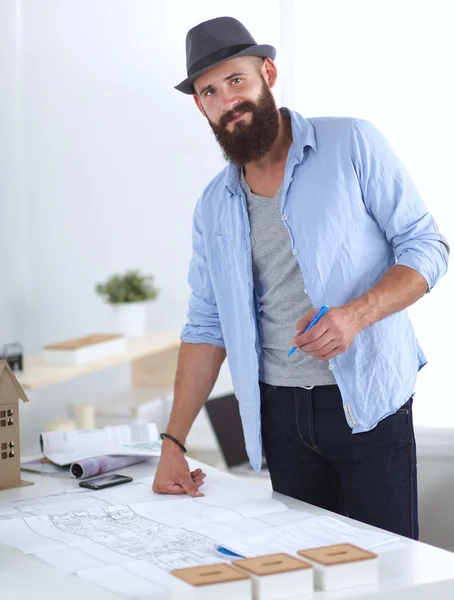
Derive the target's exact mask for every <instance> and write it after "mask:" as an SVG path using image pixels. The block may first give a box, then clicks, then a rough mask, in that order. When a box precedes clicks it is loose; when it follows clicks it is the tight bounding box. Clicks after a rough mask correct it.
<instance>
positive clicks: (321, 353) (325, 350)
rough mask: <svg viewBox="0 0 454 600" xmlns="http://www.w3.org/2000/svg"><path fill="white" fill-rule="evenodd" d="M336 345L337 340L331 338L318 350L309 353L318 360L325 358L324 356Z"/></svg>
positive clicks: (337, 343)
mask: <svg viewBox="0 0 454 600" xmlns="http://www.w3.org/2000/svg"><path fill="white" fill-rule="evenodd" d="M338 346H339V342H338V341H337V340H333V341H331V342H329V344H326V345H325V346H323V348H321V349H320V350H317V351H316V352H311V354H312V356H314V357H315V358H318V359H319V360H326V358H325V356H329V354H330V353H331V352H332V351H333V350H334V349H335V348H337V347H338Z"/></svg>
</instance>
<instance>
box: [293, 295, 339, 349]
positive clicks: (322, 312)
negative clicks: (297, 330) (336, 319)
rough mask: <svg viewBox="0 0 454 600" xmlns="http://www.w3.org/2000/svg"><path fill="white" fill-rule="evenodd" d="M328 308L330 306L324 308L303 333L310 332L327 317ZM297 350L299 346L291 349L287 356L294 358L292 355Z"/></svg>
mask: <svg viewBox="0 0 454 600" xmlns="http://www.w3.org/2000/svg"><path fill="white" fill-rule="evenodd" d="M328 308H329V306H322V307H321V308H320V309H319V310H318V311H317V312H316V313H315V315H314V316H313V317H312V321H311V322H310V323H309V325H308V326H307V327H306V329H305V330H304V331H302V332H301V333H306V331H309V329H312V327H313V326H314V325H316V324H317V323H318V322H319V321H320V319H321V318H322V317H323V315H325V314H326V313H327V312H328ZM297 348H298V346H293V348H291V349H290V350H289V351H288V354H287V356H292V354H293V353H294V352H295V350H296V349H297Z"/></svg>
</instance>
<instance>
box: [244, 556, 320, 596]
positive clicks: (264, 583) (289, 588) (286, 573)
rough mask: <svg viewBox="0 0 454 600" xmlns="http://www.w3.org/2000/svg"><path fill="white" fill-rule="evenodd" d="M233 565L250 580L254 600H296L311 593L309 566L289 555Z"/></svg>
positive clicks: (309, 564)
mask: <svg viewBox="0 0 454 600" xmlns="http://www.w3.org/2000/svg"><path fill="white" fill-rule="evenodd" d="M233 565H234V566H235V567H238V568H239V569H241V570H243V571H244V572H245V573H247V574H248V575H250V576H251V577H252V582H253V591H254V600H285V599H286V598H297V597H298V598H299V597H300V596H304V595H306V594H312V593H313V591H314V578H313V569H312V565H311V563H308V562H305V561H303V560H299V559H298V558H295V557H294V556H290V555H289V554H285V553H281V554H269V555H268V556H260V557H258V558H245V559H243V560H235V561H234V562H233Z"/></svg>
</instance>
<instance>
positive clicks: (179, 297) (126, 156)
mask: <svg viewBox="0 0 454 600" xmlns="http://www.w3.org/2000/svg"><path fill="white" fill-rule="evenodd" d="M1 7H2V14H0V28H1V29H0V32H1V33H4V34H5V39H6V51H7V53H6V55H5V63H6V65H5V66H3V67H2V75H3V71H5V74H6V80H7V81H8V78H9V79H10V80H11V82H14V83H15V85H16V87H17V90H16V91H15V89H14V86H13V87H12V90H11V91H7V93H6V97H5V98H4V99H3V101H4V102H6V104H7V107H6V112H4V111H3V110H2V112H3V113H4V115H5V117H7V118H8V113H9V112H11V113H14V114H18V117H19V118H18V119H17V120H18V122H17V123H15V124H14V130H13V125H12V124H11V125H10V129H11V131H9V130H8V129H7V130H6V131H7V138H6V141H4V140H2V141H0V148H1V150H2V154H3V153H7V152H8V149H7V148H5V146H6V145H7V144H9V141H8V140H9V139H11V141H13V140H14V139H15V138H16V137H18V135H19V133H20V130H21V129H22V140H23V152H24V154H23V164H22V173H23V178H22V179H21V178H20V177H17V176H16V175H14V174H13V173H12V172H11V173H9V171H11V166H10V165H9V164H8V163H7V164H6V165H5V171H6V180H7V182H6V183H7V185H8V190H7V191H5V192H3V190H2V197H1V201H2V217H5V220H4V221H3V225H1V227H2V229H1V233H2V234H5V235H2V244H3V245H5V246H6V247H7V248H9V246H10V245H11V244H12V240H13V238H15V237H16V236H17V235H19V241H20V243H19V244H18V245H19V248H18V256H17V257H16V258H14V262H13V263H11V264H9V265H7V266H6V267H7V272H6V274H5V277H2V279H1V280H0V281H2V283H3V281H4V280H6V281H8V282H9V283H8V285H12V284H13V282H14V294H15V296H14V297H12V291H11V293H10V291H9V290H8V289H4V288H2V289H0V309H2V313H3V314H2V313H0V321H1V326H0V343H2V342H3V338H4V339H5V341H6V340H9V339H10V338H11V337H12V338H17V339H20V340H21V341H23V342H24V343H25V345H26V350H27V351H28V352H36V351H38V350H39V349H40V348H41V347H42V345H43V344H45V343H46V342H49V341H52V340H59V339H64V338H67V337H72V336H78V335H83V334H86V333H88V332H93V331H99V330H104V331H108V330H109V328H111V327H112V320H111V312H110V309H109V307H108V306H106V305H104V304H103V303H102V301H101V300H100V299H99V298H98V297H97V296H96V295H95V294H94V286H95V284H96V282H97V281H100V280H102V279H104V278H105V277H107V276H108V275H109V274H111V273H112V272H115V271H121V270H124V269H126V268H129V267H137V268H140V269H142V270H143V271H145V272H150V273H153V274H154V275H155V277H156V283H157V285H158V286H159V288H160V289H161V295H160V297H159V299H158V300H157V301H156V302H155V303H154V304H153V305H152V308H151V311H150V312H151V315H150V327H151V328H154V329H162V330H177V331H179V330H180V329H181V327H182V325H183V324H184V320H185V313H186V304H187V299H188V295H189V290H188V287H187V284H186V280H187V269H188V263H189V259H190V255H191V222H192V212H193V208H194V204H195V202H196V200H197V198H198V197H199V195H200V193H201V192H202V190H203V188H204V187H205V185H207V183H208V182H209V181H210V179H211V178H212V177H213V176H214V175H215V174H216V173H217V172H218V171H219V170H220V169H221V168H222V167H223V165H224V162H223V159H222V156H221V153H220V150H219V149H218V146H217V144H216V142H215V140H214V137H213V135H212V134H211V130H210V129H209V127H208V125H207V124H206V123H205V121H204V119H203V117H202V116H201V115H200V113H199V112H198V111H197V109H196V107H195V105H194V102H193V100H192V98H191V97H190V96H186V95H183V94H180V93H179V92H177V91H176V90H174V89H173V86H174V85H176V84H177V83H179V82H180V81H181V80H182V79H183V78H184V77H185V37H186V32H187V31H188V29H190V28H191V27H193V26H194V25H196V24H197V23H199V22H201V21H204V20H206V19H210V18H213V17H216V16H223V15H231V16H234V17H236V18H239V19H240V20H242V21H243V22H244V24H245V25H246V26H247V27H248V28H249V29H250V30H251V32H252V34H253V35H254V36H255V37H256V38H257V41H258V42H262V43H271V44H274V45H276V46H277V47H278V50H279V34H280V31H279V2H278V1H277V0H257V1H253V2H248V3H245V2H240V1H239V0H231V1H229V2H225V1H217V2H213V1H208V0H200V1H198V2H185V1H184V0H180V1H177V0H173V1H172V0H171V1H168V2H165V3H158V2H154V1H151V0H79V1H78V2H72V1H71V0H40V2H32V1H29V0H17V1H14V0H6V2H3V3H1ZM16 11H17V12H18V13H19V14H20V22H19V23H18V25H16V22H15V14H16ZM3 13H5V14H3ZM4 16H6V17H7V18H6V19H3V18H1V17H4ZM3 37H4V36H3V35H2V38H3ZM2 44H3V45H5V42H2ZM2 47H3V46H2ZM278 64H279V63H278ZM2 80H3V77H2ZM278 93H279V92H278ZM17 95H21V96H22V105H20V104H19V103H18V101H17V98H16V96H17ZM2 96H3V94H2ZM2 136H3V132H2ZM18 139H20V138H18ZM2 162H3V161H2ZM10 162H11V159H10ZM21 181H22V182H23V188H24V199H23V202H24V207H25V212H26V215H25V216H26V221H27V224H25V225H23V224H22V221H19V220H18V218H17V216H16V211H17V206H18V205H19V204H18V203H19V201H20V190H19V188H20V185H19V183H20V182H21ZM7 198H8V200H7ZM4 206H5V207H6V210H7V212H4V211H5V208H4ZM23 220H24V221H25V217H24V219H23ZM3 230H5V231H3ZM21 238H23V239H22V241H21ZM22 242H25V243H22ZM2 248H3V246H2ZM2 254H3V253H2ZM2 268H5V264H4V263H3V264H2ZM11 275H13V276H14V277H13V279H11ZM14 278H16V279H17V280H18V281H17V282H16V281H15V279H14ZM24 285H26V286H27V293H25V292H24V291H23V286H24ZM21 286H22V287H21ZM15 299H17V300H18V302H17V303H16V304H14V306H12V301H13V300H15ZM25 300H28V306H26V305H25ZM3 307H5V310H4V311H3ZM13 318H17V321H18V324H19V325H18V327H17V328H16V329H15V330H11V328H10V327H8V328H7V327H6V326H7V325H9V324H10V323H11V322H12V319H13ZM128 380H129V371H128V369H127V368H115V369H110V370H109V371H108V372H106V373H101V374H94V375H91V376H89V377H86V378H83V379H80V380H77V381H74V382H72V383H70V384H67V383H65V384H59V385H55V386H52V387H51V388H46V389H45V390H39V391H37V392H35V393H32V394H30V396H31V400H32V401H31V403H30V404H29V405H27V406H24V407H23V410H22V432H23V438H24V440H23V444H24V447H28V446H29V444H28V441H29V440H32V439H33V440H36V439H37V435H36V434H37V432H38V431H39V430H40V429H42V427H43V426H44V425H45V423H46V421H48V420H49V419H50V418H51V417H63V416H64V414H65V406H66V404H67V403H68V402H78V401H81V400H86V399H88V398H91V397H93V396H95V395H98V394H99V393H101V392H104V391H105V392H109V391H111V389H113V388H115V387H117V386H118V385H121V384H124V383H127V382H128Z"/></svg>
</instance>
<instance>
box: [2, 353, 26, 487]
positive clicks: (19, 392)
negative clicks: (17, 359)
mask: <svg viewBox="0 0 454 600" xmlns="http://www.w3.org/2000/svg"><path fill="white" fill-rule="evenodd" d="M19 400H22V401H23V402H28V398H27V396H26V395H25V392H24V390H23V389H22V387H21V386H20V385H19V382H18V381H17V379H16V377H15V376H14V373H13V372H12V371H11V369H10V367H9V365H8V363H7V362H6V360H0V490H7V489H10V488H15V487H20V486H23V485H32V484H31V483H29V482H27V481H21V472H20V434H19Z"/></svg>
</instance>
